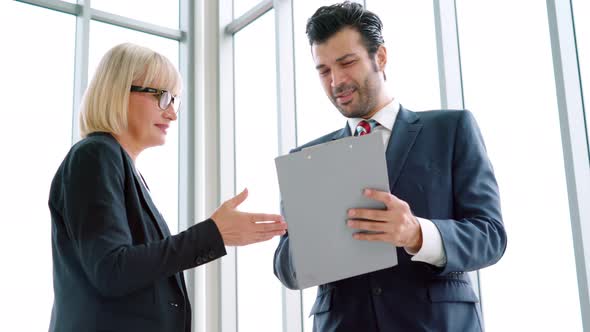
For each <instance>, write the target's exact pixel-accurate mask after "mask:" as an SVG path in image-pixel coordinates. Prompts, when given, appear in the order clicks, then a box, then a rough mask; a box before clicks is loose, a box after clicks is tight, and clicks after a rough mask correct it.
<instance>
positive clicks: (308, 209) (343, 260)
mask: <svg viewBox="0 0 590 332" xmlns="http://www.w3.org/2000/svg"><path fill="white" fill-rule="evenodd" d="M275 163H276V167H277V175H278V178H279V187H280V191H281V197H282V200H283V213H284V217H285V221H286V222H287V224H288V225H289V242H290V247H289V249H290V251H291V258H292V261H293V267H294V268H295V273H296V278H297V281H298V286H299V288H300V289H303V288H307V287H311V286H317V285H320V284H325V283H328V282H332V281H336V280H341V279H345V278H349V277H353V276H356V275H360V274H364V273H368V272H373V271H377V270H381V269H384V268H388V267H392V266H394V265H397V254H396V250H395V247H393V246H392V245H390V244H386V243H383V242H368V241H360V240H355V239H353V238H352V234H353V233H354V230H353V229H351V228H349V227H348V226H346V221H347V210H348V209H350V208H374V209H383V208H385V206H384V205H383V204H382V203H380V202H377V201H373V200H370V199H368V198H366V197H365V196H364V195H363V193H362V192H363V189H364V188H374V189H377V190H382V191H389V181H388V175H387V164H386V161H385V148H384V146H383V140H382V137H381V135H378V134H370V135H365V136H360V137H346V138H342V139H339V140H335V141H331V142H327V143H324V144H319V145H315V146H312V147H310V148H307V149H304V150H302V151H299V152H295V153H291V154H288V155H284V156H280V157H277V158H276V159H275Z"/></svg>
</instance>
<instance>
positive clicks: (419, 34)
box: [366, 0, 440, 111]
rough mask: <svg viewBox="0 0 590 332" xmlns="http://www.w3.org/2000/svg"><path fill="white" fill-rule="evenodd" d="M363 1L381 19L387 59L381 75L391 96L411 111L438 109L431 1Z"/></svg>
mask: <svg viewBox="0 0 590 332" xmlns="http://www.w3.org/2000/svg"><path fill="white" fill-rule="evenodd" d="M366 3H367V9H369V10H370V11H372V12H374V13H375V14H377V15H379V18H381V21H382V22H383V38H384V39H385V47H387V58H388V61H387V68H386V70H385V74H386V75H387V82H388V85H389V88H390V91H392V92H393V95H394V97H395V98H397V99H398V101H399V102H400V103H401V104H402V105H403V106H404V107H406V108H408V109H410V110H412V111H426V110H432V109H438V108H440V88H439V81H438V59H437V55H436V34H435V32H436V31H435V28H434V7H433V5H432V1H378V0H367V1H366Z"/></svg>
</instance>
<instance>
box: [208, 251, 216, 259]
mask: <svg viewBox="0 0 590 332" xmlns="http://www.w3.org/2000/svg"><path fill="white" fill-rule="evenodd" d="M209 258H210V259H213V258H215V252H213V250H211V251H209Z"/></svg>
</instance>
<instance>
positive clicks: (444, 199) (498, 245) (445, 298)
mask: <svg viewBox="0 0 590 332" xmlns="http://www.w3.org/2000/svg"><path fill="white" fill-rule="evenodd" d="M345 136H350V129H349V127H348V125H347V126H346V127H345V128H344V129H342V130H339V131H336V132H333V133H331V134H328V135H326V136H323V137H321V138H319V139H317V140H315V141H312V142H310V143H308V144H306V145H304V146H301V147H299V148H297V149H294V150H293V151H299V150H300V149H302V148H305V147H307V146H311V145H315V144H320V143H324V142H328V141H330V140H334V139H339V138H342V137H345ZM386 159H387V169H388V173H389V184H390V189H391V193H392V194H393V195H395V196H397V197H398V198H400V199H402V200H404V201H406V202H407V203H408V204H409V205H410V208H411V209H412V212H413V213H414V215H416V216H418V217H422V218H426V219H430V220H432V222H433V223H434V224H435V225H436V227H437V228H438V230H439V231H440V234H441V236H442V241H443V246H444V251H445V254H446V258H447V262H446V265H445V266H443V267H441V268H437V267H435V266H433V265H430V264H427V263H421V262H414V261H411V260H410V258H411V256H410V255H408V254H407V253H406V251H405V250H404V249H403V248H396V250H397V255H398V260H399V264H398V265H397V266H394V267H392V268H388V269H383V270H380V271H376V272H372V273H367V274H364V275H359V276H356V277H352V278H348V279H344V280H340V281H336V282H332V283H329V284H325V285H320V286H319V287H318V295H317V299H316V301H315V304H314V305H313V308H312V311H311V314H312V315H315V317H314V331H321V332H328V331H329V332H333V331H363V332H372V331H404V332H405V331H412V332H413V331H429V332H435V331H436V332H441V331H449V332H457V331H461V332H463V331H481V330H483V325H482V321H481V313H480V312H479V309H478V306H477V304H476V303H477V302H478V297H477V296H476V294H475V293H474V291H473V289H472V285H471V282H470V280H469V277H468V275H467V274H466V273H465V272H466V271H474V270H477V269H481V268H484V267H486V266H489V265H491V264H494V263H495V262H497V261H498V260H499V259H500V257H502V255H503V254H504V251H505V249H506V233H505V230H504V226H503V223H502V217H501V212H500V197H499V193H498V186H497V183H496V179H495V177H494V173H493V170H492V165H491V164H490V161H489V160H488V157H487V155H486V151H485V146H484V143H483V139H482V137H481V134H480V131H479V128H478V126H477V124H476V122H475V120H474V118H473V116H472V114H471V113H470V112H469V111H448V110H439V111H429V112H420V113H414V112H411V111H408V110H406V109H404V108H403V107H402V108H401V109H400V112H399V113H398V116H397V119H396V121H395V124H394V127H393V131H392V135H391V138H390V140H389V144H388V146H387V150H386ZM342 167H346V165H342ZM352 172H353V170H351V173H352ZM287 222H289V220H287ZM274 271H275V275H276V276H277V277H278V278H279V279H280V280H281V282H282V283H283V284H284V285H285V286H286V287H288V288H291V289H297V273H296V272H297V271H294V269H293V265H292V262H291V257H290V253H289V235H288V234H286V235H284V236H283V237H282V238H281V241H280V243H279V245H278V248H277V249H276V252H275V258H274Z"/></svg>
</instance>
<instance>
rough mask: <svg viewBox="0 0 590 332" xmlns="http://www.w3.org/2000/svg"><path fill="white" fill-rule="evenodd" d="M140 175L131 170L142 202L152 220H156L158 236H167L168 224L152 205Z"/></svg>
mask: <svg viewBox="0 0 590 332" xmlns="http://www.w3.org/2000/svg"><path fill="white" fill-rule="evenodd" d="M140 176H141V175H139V174H137V173H136V172H133V177H134V178H135V185H136V186H138V187H139V188H140V192H141V195H142V196H143V197H142V198H143V200H144V202H145V203H146V205H147V206H148V210H149V212H150V214H151V216H152V218H153V220H155V221H156V222H155V224H156V228H157V229H158V231H159V232H160V236H161V237H162V238H165V237H168V236H170V230H169V229H168V225H166V223H165V222H164V220H163V219H162V218H160V213H159V212H158V209H156V206H155V205H154V202H152V199H151V197H150V194H149V192H148V191H147V189H146V187H147V184H146V185H145V186H144V185H143V184H142V181H143V180H142V178H140Z"/></svg>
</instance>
